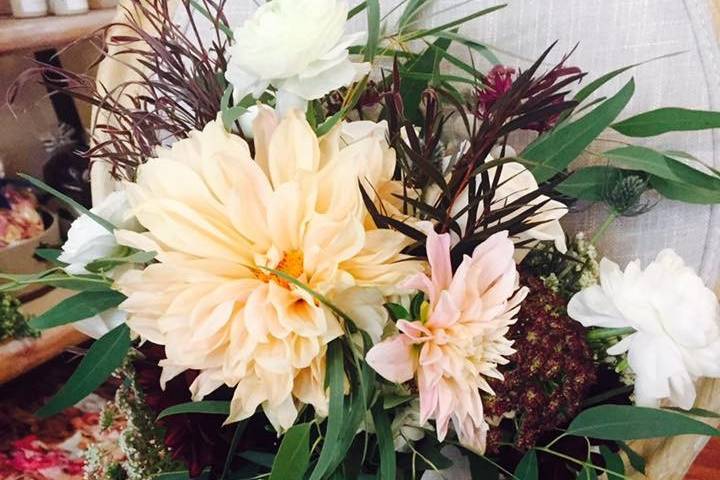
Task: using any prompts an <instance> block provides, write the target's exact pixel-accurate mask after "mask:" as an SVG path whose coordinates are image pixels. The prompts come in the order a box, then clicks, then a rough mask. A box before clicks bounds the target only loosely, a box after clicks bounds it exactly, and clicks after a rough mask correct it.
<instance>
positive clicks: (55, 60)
mask: <svg viewBox="0 0 720 480" xmlns="http://www.w3.org/2000/svg"><path fill="white" fill-rule="evenodd" d="M35 58H36V59H37V60H38V62H41V63H44V64H47V65H51V66H53V67H55V68H58V69H62V64H61V63H60V57H59V55H58V52H57V50H54V49H49V50H42V51H39V52H36V53H35ZM42 81H43V83H44V85H45V88H47V91H48V94H49V98H50V102H51V103H52V106H53V110H55V115H56V116H57V119H58V130H57V132H54V133H52V134H51V135H50V136H48V138H46V139H44V143H45V150H46V151H47V152H48V153H49V154H50V159H49V160H48V161H47V163H46V164H45V166H44V168H43V177H44V178H45V182H46V183H47V184H48V185H50V186H51V187H53V188H54V189H56V190H59V191H60V192H62V193H64V194H65V195H68V196H69V197H71V198H72V199H73V200H75V201H77V202H79V203H80V204H82V205H84V206H85V207H88V208H89V207H91V206H92V199H91V196H90V163H89V162H88V160H87V159H86V158H83V157H82V156H81V155H80V153H79V152H84V151H87V150H88V146H87V139H86V136H85V129H84V127H83V125H82V120H81V119H80V114H79V113H78V110H77V107H76V105H75V100H74V99H73V98H72V97H71V96H70V95H68V94H67V93H66V92H65V91H63V88H64V87H65V83H64V81H63V79H62V77H61V76H60V75H58V74H57V73H53V72H52V71H49V70H48V71H46V72H45V73H44V74H43V76H42Z"/></svg>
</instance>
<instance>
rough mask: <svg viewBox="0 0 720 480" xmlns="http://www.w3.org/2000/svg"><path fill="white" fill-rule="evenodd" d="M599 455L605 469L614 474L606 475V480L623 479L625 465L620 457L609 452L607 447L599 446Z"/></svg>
mask: <svg viewBox="0 0 720 480" xmlns="http://www.w3.org/2000/svg"><path fill="white" fill-rule="evenodd" d="M600 454H601V455H602V457H603V461H604V462H605V469H606V470H609V471H610V472H613V473H615V474H616V475H613V474H612V473H608V480H611V479H613V478H625V464H624V463H623V461H622V458H620V455H618V454H617V453H615V452H613V451H612V450H610V449H609V448H608V447H607V445H600Z"/></svg>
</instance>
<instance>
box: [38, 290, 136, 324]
mask: <svg viewBox="0 0 720 480" xmlns="http://www.w3.org/2000/svg"><path fill="white" fill-rule="evenodd" d="M126 298H127V297H125V295H123V294H122V293H120V292H116V291H114V290H107V291H102V292H80V293H78V294H77V295H75V296H72V297H70V298H67V299H65V300H63V301H62V302H60V303H58V304H57V305H55V306H54V307H52V308H51V309H50V310H48V311H46V312H45V313H43V314H42V315H39V316H37V317H35V318H33V319H32V320H30V326H31V327H33V328H36V329H38V330H46V329H48V328H53V327H59V326H60V325H66V324H68V323H73V322H77V321H80V320H85V319H86V318H90V317H92V316H95V315H97V314H98V313H102V312H104V311H105V310H108V309H110V308H113V307H117V306H118V305H120V304H121V303H122V302H123V301H124V300H125V299H126Z"/></svg>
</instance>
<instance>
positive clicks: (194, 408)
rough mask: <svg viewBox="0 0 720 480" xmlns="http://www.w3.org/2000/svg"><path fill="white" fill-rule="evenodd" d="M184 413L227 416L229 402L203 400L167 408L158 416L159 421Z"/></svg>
mask: <svg viewBox="0 0 720 480" xmlns="http://www.w3.org/2000/svg"><path fill="white" fill-rule="evenodd" d="M186 413H205V414H211V415H226V416H227V415H229V414H230V402H226V401H221V400H203V401H202V402H187V403H181V404H179V405H173V406H172V407H168V408H166V409H165V410H163V411H162V412H160V415H158V417H157V419H158V420H160V419H162V418H165V417H169V416H172V415H182V414H186Z"/></svg>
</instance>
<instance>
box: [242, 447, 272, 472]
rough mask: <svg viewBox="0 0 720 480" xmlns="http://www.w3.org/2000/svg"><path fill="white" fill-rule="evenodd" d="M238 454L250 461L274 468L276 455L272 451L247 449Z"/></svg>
mask: <svg viewBox="0 0 720 480" xmlns="http://www.w3.org/2000/svg"><path fill="white" fill-rule="evenodd" d="M238 456H239V457H240V458H243V459H245V460H247V461H248V462H252V463H254V464H256V465H260V466H261V467H267V468H272V465H273V463H274V462H275V455H273V454H272V453H267V452H257V451H255V450H245V451H244V452H240V453H239V454H238Z"/></svg>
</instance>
